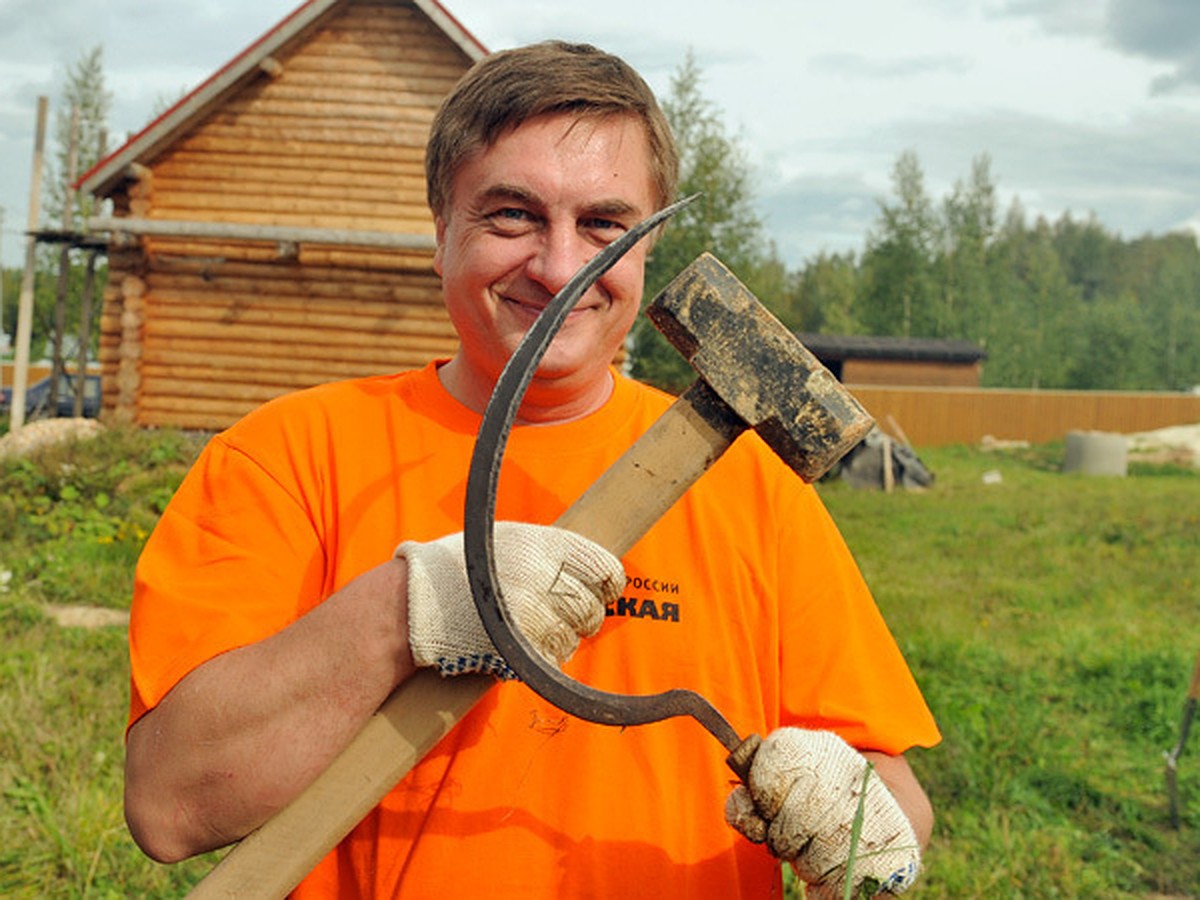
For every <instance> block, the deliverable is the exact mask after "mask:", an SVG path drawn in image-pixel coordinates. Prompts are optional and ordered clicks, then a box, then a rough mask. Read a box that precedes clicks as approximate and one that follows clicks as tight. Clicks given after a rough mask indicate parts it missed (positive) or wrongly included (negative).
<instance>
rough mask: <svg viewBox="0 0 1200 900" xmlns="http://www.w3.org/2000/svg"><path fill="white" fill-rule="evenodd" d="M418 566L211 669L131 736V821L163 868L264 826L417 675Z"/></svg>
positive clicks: (381, 569) (392, 566) (395, 563)
mask: <svg viewBox="0 0 1200 900" xmlns="http://www.w3.org/2000/svg"><path fill="white" fill-rule="evenodd" d="M406 581H407V565H406V562H405V560H404V559H394V560H389V561H388V562H386V563H384V564H382V565H380V566H378V567H376V568H374V569H372V570H370V571H368V572H366V573H364V574H363V575H361V576H359V577H358V578H357V579H355V580H354V581H352V582H350V583H349V584H348V585H346V586H345V587H344V588H343V589H342V590H340V591H338V592H337V593H336V594H333V595H332V596H330V597H329V598H328V599H327V600H326V601H325V602H324V603H322V604H320V605H319V606H317V607H316V608H315V609H313V610H312V611H311V612H309V613H308V614H307V615H305V616H303V617H302V618H300V619H298V620H297V621H296V622H294V623H293V624H292V625H290V626H288V627H287V628H285V629H283V630H282V631H280V632H279V633H278V634H275V635H273V636H272V637H269V638H266V639H265V640H262V641H260V642H258V643H256V644H251V645H249V646H246V647H240V648H238V649H235V650H230V651H229V652H227V653H223V654H221V655H219V656H216V657H214V658H213V659H211V660H209V661H208V662H206V663H204V664H202V665H201V666H199V667H198V668H196V669H195V670H194V671H192V672H191V673H190V674H188V675H187V676H186V677H185V678H183V679H182V680H181V681H180V682H179V684H177V685H176V686H175V687H174V688H173V689H172V690H171V691H170V692H169V693H168V694H167V695H166V697H164V698H163V700H162V702H161V703H159V704H158V706H156V707H155V708H154V709H152V710H151V711H150V712H148V713H146V714H145V715H144V716H142V718H141V719H139V720H138V721H137V722H136V723H135V724H134V725H133V727H132V728H131V729H130V730H129V734H128V739H127V746H126V760H125V816H126V820H127V821H128V824H129V829H130V832H131V833H132V834H133V837H134V839H135V840H136V841H137V843H138V845H139V846H140V847H141V848H142V849H143V850H144V851H145V852H146V853H147V854H148V855H149V856H151V857H152V858H154V859H156V860H159V861H160V862H174V861H178V860H180V859H184V858H186V857H188V856H192V855H194V854H196V853H201V852H203V851H205V850H211V849H213V848H216V847H221V846H224V845H225V844H228V843H230V842H231V841H235V840H238V839H239V838H241V837H243V836H244V835H246V834H247V833H249V832H250V831H252V830H253V829H254V828H256V827H258V826H259V825H261V824H262V823H263V822H265V821H266V820H267V819H268V818H270V817H271V815H273V814H274V813H275V812H276V811H278V810H279V809H281V808H282V807H284V806H285V805H286V804H287V803H288V802H289V801H290V800H292V799H293V798H294V797H295V796H296V795H298V794H299V793H300V791H301V790H303V789H304V788H305V787H306V786H307V785H308V784H309V782H311V781H312V780H313V779H314V778H315V777H316V776H317V775H318V774H319V773H320V772H321V771H322V770H323V769H324V768H325V767H326V766H327V765H328V764H329V763H330V762H331V761H332V760H333V758H334V757H335V756H337V754H338V753H339V752H340V751H341V750H342V749H343V748H344V747H345V746H346V745H347V744H348V743H349V742H350V740H351V739H352V738H353V737H354V736H355V735H356V734H357V733H358V731H359V730H361V728H362V727H363V725H364V724H365V723H366V721H367V720H368V719H369V718H370V716H371V715H372V714H373V713H374V712H375V710H376V709H378V707H379V705H380V704H381V703H382V702H383V701H384V699H386V698H387V696H388V694H390V693H391V691H392V690H393V689H394V688H395V687H396V685H398V684H399V683H400V682H402V681H404V680H405V679H406V678H408V676H409V675H411V674H412V673H413V672H414V671H415V668H416V667H415V665H414V663H413V660H412V654H411V652H410V651H409V648H408V626H407V621H408V619H407V590H406Z"/></svg>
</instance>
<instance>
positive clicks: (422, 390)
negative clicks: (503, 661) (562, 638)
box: [130, 364, 939, 900]
mask: <svg viewBox="0 0 1200 900" xmlns="http://www.w3.org/2000/svg"><path fill="white" fill-rule="evenodd" d="M669 402H670V398H668V397H665V396H664V395H662V394H659V393H658V392H655V391H653V390H651V389H649V388H646V387H644V386H643V385H639V384H637V383H635V382H632V381H629V380H627V379H624V378H621V377H620V376H617V383H616V389H615V392H614V394H613V397H612V399H611V400H610V401H609V402H608V403H607V404H606V405H605V406H604V407H603V408H602V409H600V410H599V411H597V412H596V413H594V414H593V415H590V416H587V417H585V418H583V419H580V420H578V421H574V422H569V423H566V424H562V425H550V426H537V427H518V428H515V429H514V430H513V432H512V435H511V437H510V438H509V442H508V449H507V452H506V455H505V458H504V463H503V467H502V470H501V475H500V487H499V497H498V503H497V517H498V518H500V519H515V520H523V521H531V522H542V523H549V522H553V521H554V519H555V518H557V516H558V515H559V514H560V513H561V512H562V511H563V510H564V509H565V508H566V507H567V506H568V505H569V504H570V503H571V502H572V501H573V500H574V499H575V498H576V497H578V496H579V495H580V494H581V493H583V491H584V489H585V488H586V487H587V486H588V485H589V484H590V483H591V482H592V481H594V480H595V479H596V477H597V476H599V475H600V473H601V472H603V470H604V469H605V468H606V467H607V466H608V465H609V464H610V463H611V462H612V461H613V460H614V459H616V458H617V457H618V456H619V455H620V454H621V452H623V451H624V449H625V448H626V447H627V446H628V445H629V444H631V443H632V442H633V441H634V440H635V439H636V438H637V437H638V436H639V435H640V434H641V433H642V432H644V431H645V430H646V428H647V427H649V425H650V424H651V423H652V422H653V421H654V419H656V418H657V417H658V415H659V414H660V413H661V411H662V410H663V409H665V407H666V406H667V404H668V403H669ZM478 425H479V416H477V415H476V414H474V413H472V412H471V411H469V410H468V409H466V408H465V407H463V406H461V405H460V404H458V403H457V402H456V401H455V400H454V399H453V398H451V397H450V396H449V394H447V393H446V391H445V390H444V389H443V388H442V386H441V384H440V383H439V381H438V378H437V373H436V364H431V365H430V366H428V367H426V368H425V369H423V370H420V371H416V372H410V373H404V374H399V375H391V376H384V377H377V378H367V379H362V380H357V381H350V382H343V383H337V384H329V385H324V386H321V387H318V388H313V389H311V390H307V391H303V392H301V393H298V394H294V395H290V396H287V397H284V398H280V399H279V400H276V401H273V402H271V403H269V404H267V405H265V406H264V407H262V408H261V409H259V410H258V411H256V412H254V413H252V414H251V415H249V416H247V417H246V418H245V419H244V420H243V421H242V422H240V423H239V424H237V425H235V426H234V427H232V428H231V429H229V430H228V431H226V432H224V433H223V434H221V435H218V436H217V437H215V438H213V440H212V441H211V442H210V443H209V446H208V447H207V448H206V450H205V452H204V454H203V456H202V457H201V459H200V460H199V461H198V462H197V464H196V466H195V467H194V468H193V470H192V472H191V473H190V474H189V475H188V477H187V478H186V479H185V481H184V484H183V485H182V486H181V487H180V490H179V491H178V493H177V494H176V496H175V498H174V499H173V500H172V502H171V504H170V505H169V507H168V509H167V510H166V512H165V513H164V514H163V516H162V519H161V521H160V523H159V525H158V527H157V528H156V529H155V532H154V534H153V535H152V537H151V539H150V541H149V542H148V543H147V546H146V549H145V552H144V553H143V556H142V559H141V561H140V562H139V566H138V578H137V586H136V592H135V598H134V605H133V615H132V622H131V628H130V656H131V661H132V675H133V692H132V707H131V714H130V721H131V722H132V721H136V719H137V718H138V717H139V716H140V715H142V714H143V713H144V712H145V711H146V710H147V709H150V708H152V707H153V706H154V705H155V704H156V703H158V702H159V701H160V700H161V699H162V697H163V696H164V695H165V694H166V693H167V691H169V690H170V689H171V687H172V686H173V685H174V684H175V683H176V682H178V681H179V679H180V678H182V677H183V676H184V675H185V674H187V672H189V671H191V670H192V669H193V668H195V667H196V666H198V665H200V664H201V663H203V662H205V661H206V660H208V659H210V658H212V657H213V656H214V655H216V654H218V653H221V652H223V651H225V650H228V649H231V648H233V647H237V646H242V645H245V644H248V643H251V642H254V641H257V640H259V639H261V638H264V637H266V636H268V635H270V634H273V633H274V632H276V631H278V630H279V629H281V628H283V627H284V626H286V625H288V624H289V623H290V622H292V621H294V620H295V619H296V618H297V617H299V616H301V615H303V614H304V613H305V612H307V611H308V610H310V609H312V608H313V607H315V606H316V605H317V604H319V603H321V602H322V601H323V600H324V599H325V598H326V597H328V596H329V595H330V594H332V593H333V592H334V591H336V590H338V589H339V588H341V587H342V586H343V585H345V584H346V583H347V582H349V581H350V580H352V579H353V578H354V577H356V576H357V575H359V574H360V573H362V572H364V571H366V570H367V569H370V568H373V567H374V566H376V565H378V564H379V563H380V562H381V561H383V560H385V559H387V558H389V557H390V556H391V553H392V550H393V548H394V547H395V546H396V544H398V543H399V542H400V541H401V540H405V539H413V540H428V539H432V538H436V537H439V536H441V535H443V534H447V533H451V532H455V531H459V530H461V528H462V520H463V502H464V496H465V491H466V473H467V468H468V465H469V461H470V454H471V450H472V447H473V444H474V440H475V433H476V430H477V428H478ZM624 563H625V567H626V572H627V576H628V580H627V584H626V590H625V591H624V592H623V596H622V598H621V600H620V601H619V602H617V603H615V604H614V605H613V606H612V607H611V608H610V609H609V616H608V618H607V620H606V622H605V624H604V627H603V628H602V630H601V631H600V633H599V635H597V636H596V637H594V638H592V639H590V640H588V641H585V642H584V644H583V645H582V646H581V647H580V649H579V651H578V652H577V653H576V655H575V657H574V658H573V659H572V660H571V661H570V662H569V663H568V664H567V666H566V671H567V672H568V673H569V674H570V675H571V676H572V677H574V678H576V679H578V680H579V681H582V682H584V683H586V684H590V685H592V686H594V687H597V688H601V689H604V690H609V691H618V692H621V693H633V694H647V693H656V692H659V691H663V690H667V689H670V688H676V687H683V688H689V689H691V690H695V691H698V692H699V693H700V694H702V695H703V696H704V697H706V698H707V699H708V700H709V701H711V702H712V703H713V705H714V706H716V708H717V709H718V710H720V711H721V712H722V713H723V714H724V715H725V716H726V717H727V718H728V719H729V720H730V722H731V723H732V724H733V726H734V728H735V729H737V730H738V732H739V733H740V734H749V733H751V732H757V733H759V734H762V735H766V734H767V733H768V732H770V731H771V730H773V729H775V728H777V727H779V726H781V725H801V726H806V727H810V728H827V729H831V730H834V731H836V732H838V733H839V734H841V735H842V736H843V737H845V738H846V739H847V740H848V741H849V742H850V743H852V744H853V745H855V746H857V747H859V748H863V749H876V750H882V751H886V752H890V753H898V752H901V751H903V750H905V749H907V748H909V747H912V746H918V745H920V746H931V745H933V744H934V743H936V742H937V741H938V740H939V734H938V731H937V728H936V726H935V724H934V722H933V718H932V716H931V715H930V713H929V710H928V709H927V707H926V705H925V703H924V701H923V699H922V697H921V694H920V692H919V690H918V689H917V686H916V685H915V683H914V681H913V679H912V676H911V674H910V673H909V670H908V668H907V666H906V664H905V663H904V661H903V659H902V658H901V655H900V653H899V651H898V649H897V647H896V645H895V642H894V641H893V639H892V637H891V635H890V633H889V632H888V629H887V627H886V625H885V623H884V622H883V620H882V618H881V616H880V614H879V612H878V610H877V608H876V606H875V604H874V602H873V600H872V598H871V597H870V595H869V593H868V591H867V588H866V586H865V584H864V583H863V581H862V578H861V576H860V574H859V571H858V568H857V566H856V565H855V563H854V561H853V559H852V558H851V556H850V553H849V551H848V550H847V548H846V546H845V544H844V543H843V541H842V539H841V537H840V535H839V534H838V531H837V529H836V527H835V526H834V524H833V522H832V521H831V519H830V517H829V516H828V514H827V512H826V511H825V508H824V506H823V505H822V504H821V502H820V499H819V498H818V497H817V494H816V492H815V491H814V490H813V489H812V488H811V487H810V486H808V485H805V484H804V483H803V482H801V481H800V479H799V478H797V477H796V476H795V475H794V474H793V473H792V472H791V471H789V470H788V469H786V467H785V466H784V465H783V464H782V463H781V462H780V461H779V460H778V459H777V458H776V457H775V456H774V455H773V453H772V452H771V451H770V450H768V449H767V448H766V447H765V445H763V444H762V442H761V441H759V439H758V438H757V437H755V436H754V435H746V436H743V437H742V438H740V439H738V441H736V442H735V444H734V446H733V447H732V448H731V449H730V450H729V451H728V452H727V453H726V454H725V455H724V456H723V457H722V458H721V459H720V460H719V461H718V462H717V463H716V465H715V466H714V467H713V468H712V470H711V471H709V472H708V473H706V474H705V476H704V477H703V478H702V479H701V480H700V482H699V483H697V484H696V485H695V486H694V487H693V488H692V489H691V490H690V491H689V492H688V493H687V494H686V495H685V496H684V498H683V499H682V500H681V501H680V502H679V503H678V504H677V505H676V506H675V507H673V508H672V509H671V510H670V511H669V512H667V514H666V515H665V516H664V517H663V518H662V519H661V520H660V521H659V522H658V523H657V524H656V525H655V526H654V527H653V528H652V529H651V531H650V532H649V533H648V534H647V535H646V536H645V537H644V538H643V539H642V540H641V541H639V542H638V544H637V545H636V546H634V548H633V549H632V550H631V551H630V552H629V553H628V554H627V555H626V556H625V558H624ZM725 755H726V753H725V750H724V748H723V747H721V745H720V744H719V743H718V742H717V741H716V740H714V739H713V738H712V737H710V736H709V735H708V733H707V732H706V731H704V730H703V729H702V728H701V727H700V726H699V725H697V724H696V723H695V722H694V721H692V720H691V719H674V720H670V721H666V722H660V723H656V724H652V725H644V726H638V727H633V728H625V729H618V728H611V727H607V726H602V725H596V724H592V723H588V722H585V721H581V720H577V719H574V718H572V717H570V716H568V715H566V714H564V713H563V712H561V711H560V710H558V709H556V708H554V707H553V706H550V705H549V704H547V703H545V702H544V701H543V700H541V698H539V697H538V696H536V695H535V694H533V693H532V692H531V691H530V690H529V689H528V688H526V687H525V686H523V685H521V684H519V683H504V684H500V685H498V686H497V687H496V688H494V689H493V690H492V691H491V692H490V693H489V694H488V695H487V697H485V699H484V700H483V701H482V702H481V703H479V704H478V705H477V706H476V707H475V708H474V709H473V710H472V711H471V712H470V713H469V714H468V715H467V716H466V717H465V718H464V719H463V721H462V722H460V723H459V724H458V725H457V726H456V727H455V729H454V730H453V731H452V732H451V734H450V735H448V736H447V737H446V738H445V739H444V740H443V741H442V742H441V743H439V744H438V745H437V747H435V749H434V750H433V751H432V752H431V753H430V754H429V755H428V756H427V757H426V758H425V759H424V760H423V761H422V762H421V763H420V764H418V765H417V766H416V768H414V769H413V771H412V772H411V773H409V775H408V776H407V777H406V778H405V779H404V780H403V781H402V782H401V783H400V784H399V785H398V786H397V787H396V788H395V789H394V790H393V791H392V792H391V793H390V794H389V795H388V796H387V797H386V798H385V799H384V801H383V802H382V803H381V804H380V805H379V806H378V807H376V808H375V809H374V810H373V811H372V812H371V813H370V814H369V815H368V816H367V818H366V819H364V820H363V822H362V823H360V824H359V825H358V827H357V828H356V829H355V830H354V831H353V832H352V833H351V834H350V835H349V836H348V837H347V838H346V840H344V841H343V842H342V843H341V845H340V846H339V847H338V848H337V849H336V850H334V851H333V852H332V853H330V854H329V856H327V857H326V858H325V859H324V860H323V861H322V862H321V863H320V864H319V865H318V867H317V868H316V870H314V872H313V873H312V874H311V875H309V877H308V878H307V879H306V880H305V881H304V883H303V884H302V885H301V886H300V888H299V889H298V890H297V892H296V896H298V897H326V896H335V895H336V896H340V897H355V896H365V897H395V896H399V897H406V898H409V897H415V898H419V897H442V896H445V895H446V894H447V893H454V894H457V895H462V896H487V897H492V898H508V897H511V898H522V900H527V898H530V897H547V898H560V897H597V898H612V897H622V898H634V897H652V898H655V900H665V898H671V897H723V898H732V897H754V898H761V897H767V896H781V894H782V889H781V886H780V882H779V866H778V864H777V863H776V862H775V861H774V860H773V859H772V858H771V857H770V856H769V854H768V853H767V851H766V850H764V849H763V848H762V847H758V846H754V845H752V844H750V843H748V842H747V841H746V840H744V839H743V838H741V837H740V836H739V835H738V834H736V833H735V832H734V831H733V830H732V829H731V828H729V827H728V826H727V825H726V824H725V822H724V818H723V809H724V802H725V796H726V794H727V793H728V791H729V789H730V786H731V781H732V779H733V776H732V775H731V773H730V772H729V771H728V769H727V768H726V767H725V763H724V759H725Z"/></svg>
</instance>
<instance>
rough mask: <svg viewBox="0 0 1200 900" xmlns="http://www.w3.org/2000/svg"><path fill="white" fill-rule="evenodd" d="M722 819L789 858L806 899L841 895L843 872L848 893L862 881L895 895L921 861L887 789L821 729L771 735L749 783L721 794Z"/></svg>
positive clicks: (843, 744)
mask: <svg viewBox="0 0 1200 900" xmlns="http://www.w3.org/2000/svg"><path fill="white" fill-rule="evenodd" d="M864 788H865V790H866V797H865V800H864V799H863V791H864ZM860 802H861V806H862V821H861V827H860V829H859V833H858V842H857V844H856V845H855V848H854V858H853V859H851V858H850V856H851V840H852V835H853V834H854V826H855V819H856V817H857V815H858V811H859V807H860ZM725 819H726V821H727V822H729V824H730V825H732V826H733V827H734V828H736V829H737V830H738V831H740V832H741V833H742V834H743V835H745V836H746V837H747V838H749V839H750V840H751V841H754V842H755V843H762V842H764V841H765V842H766V844H767V846H768V847H769V848H770V850H771V852H772V853H773V854H775V856H777V857H779V858H780V859H783V860H786V861H787V862H790V863H791V864H792V865H793V867H794V868H795V870H796V874H797V875H799V876H800V877H801V878H802V879H803V880H804V881H805V882H807V883H808V884H809V885H810V888H809V891H808V896H809V897H810V898H822V900H827V898H828V900H832V898H835V897H841V896H842V894H843V888H844V885H845V880H846V878H847V877H849V878H850V879H851V880H852V884H853V887H854V890H855V892H856V893H855V894H854V896H856V897H857V896H860V894H859V893H857V892H858V891H861V890H862V889H863V886H864V885H866V886H868V887H872V888H873V890H874V891H879V892H882V891H890V892H891V893H895V894H899V893H902V892H903V891H904V890H905V889H907V888H908V887H909V886H910V885H911V884H912V883H913V881H915V880H916V877H917V872H918V870H919V869H920V865H921V851H920V847H919V845H918V842H917V836H916V834H915V833H914V832H913V829H912V826H911V825H910V824H909V820H908V818H907V817H906V816H905V814H904V812H903V811H902V810H901V809H900V806H899V805H898V804H897V803H896V801H895V799H894V798H893V797H892V795H891V793H889V792H888V789H887V787H885V786H884V784H883V782H882V781H881V780H880V778H879V776H878V775H876V774H875V772H874V771H872V770H870V769H869V768H868V764H867V761H866V760H865V759H864V758H863V757H862V756H861V755H860V754H859V753H858V752H857V751H856V750H854V749H853V748H852V747H851V746H850V745H849V744H847V743H846V742H845V741H843V740H842V739H841V738H840V737H838V736H837V735H835V734H833V733H832V732H828V731H806V730H804V729H801V728H780V729H778V730H777V731H774V732H772V733H771V734H770V735H769V736H768V737H767V738H766V740H764V741H763V743H762V746H761V747H760V748H759V750H758V753H757V754H756V755H755V757H754V762H753V764H752V765H751V769H750V779H749V788H748V789H747V788H746V787H745V786H742V785H739V786H738V787H737V788H735V789H734V791H733V793H732V794H730V795H729V799H728V801H727V802H726V804H725ZM847 873H849V875H847Z"/></svg>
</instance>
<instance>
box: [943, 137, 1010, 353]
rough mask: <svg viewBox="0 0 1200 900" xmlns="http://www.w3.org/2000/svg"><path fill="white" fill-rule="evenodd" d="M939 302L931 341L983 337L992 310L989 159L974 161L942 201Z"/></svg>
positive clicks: (992, 204)
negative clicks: (966, 175)
mask: <svg viewBox="0 0 1200 900" xmlns="http://www.w3.org/2000/svg"><path fill="white" fill-rule="evenodd" d="M941 233H942V256H941V260H940V269H941V272H940V278H939V280H940V287H941V290H940V300H941V302H940V304H939V305H938V308H937V310H936V313H935V316H934V326H933V329H932V331H931V332H930V336H931V337H969V338H972V339H974V340H980V339H982V338H983V337H984V336H985V334H986V331H985V328H986V325H985V320H986V315H987V311H988V310H989V309H990V308H991V305H992V304H991V284H990V281H991V273H990V271H989V265H988V258H989V251H990V249H991V245H992V241H993V240H994V239H995V236H996V185H995V183H994V182H993V180H992V174H991V159H990V158H989V157H988V156H987V155H986V154H984V155H982V156H979V157H976V159H975V160H974V161H973V162H972V164H971V177H970V180H969V181H968V182H967V183H965V184H964V183H963V182H962V181H959V182H957V183H956V184H955V185H954V190H953V192H952V193H951V194H950V196H949V197H947V198H946V199H945V200H944V201H943V202H942V227H941Z"/></svg>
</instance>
